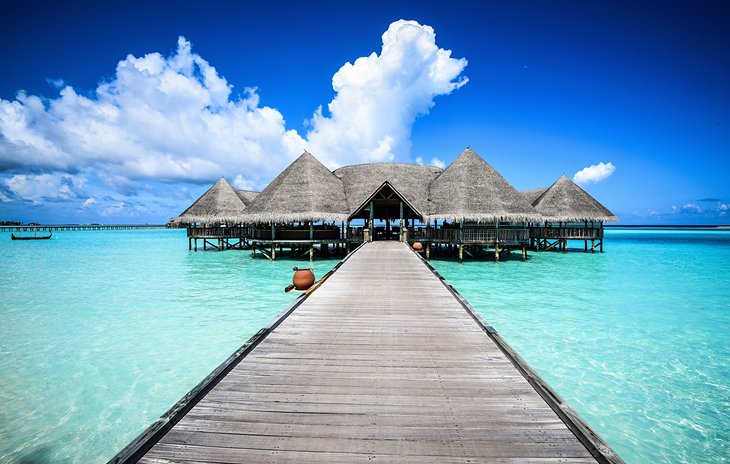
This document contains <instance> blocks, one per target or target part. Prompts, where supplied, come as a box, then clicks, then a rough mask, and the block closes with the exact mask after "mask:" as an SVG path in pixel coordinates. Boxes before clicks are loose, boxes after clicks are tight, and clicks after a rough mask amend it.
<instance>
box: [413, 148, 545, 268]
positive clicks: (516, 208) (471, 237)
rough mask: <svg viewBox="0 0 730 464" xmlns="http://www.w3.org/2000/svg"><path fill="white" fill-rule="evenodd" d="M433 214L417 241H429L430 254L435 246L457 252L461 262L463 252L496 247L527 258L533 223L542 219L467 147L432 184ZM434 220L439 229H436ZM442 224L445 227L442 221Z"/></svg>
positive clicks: (430, 189) (431, 211) (482, 250)
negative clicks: (515, 250)
mask: <svg viewBox="0 0 730 464" xmlns="http://www.w3.org/2000/svg"><path fill="white" fill-rule="evenodd" d="M429 199H430V211H429V214H428V218H427V227H426V229H425V230H424V231H422V235H421V234H419V233H416V234H414V236H413V237H412V238H413V239H419V240H425V241H426V254H427V256H428V255H429V254H430V248H431V245H432V244H433V245H435V246H436V247H437V249H438V248H440V247H442V246H447V247H448V248H449V249H454V248H456V249H457V250H458V254H459V260H461V259H463V253H467V254H469V255H471V256H476V255H477V254H481V253H483V252H484V251H485V250H487V249H489V248H493V249H494V257H495V259H496V260H499V256H500V251H502V252H509V251H511V250H512V249H514V248H521V249H522V258H523V259H525V258H526V256H527V245H528V243H529V227H528V223H529V221H539V220H540V215H539V214H538V213H537V212H536V211H535V209H534V208H533V207H532V206H531V205H530V204H529V203H528V202H527V200H525V198H524V197H523V196H522V195H521V194H520V193H519V192H518V191H517V190H515V189H514V188H513V187H512V186H511V185H510V184H509V183H508V182H507V181H506V180H505V179H504V177H502V176H501V175H500V174H499V173H498V172H497V171H496V170H495V169H494V168H493V167H492V166H490V165H489V163H487V162H486V161H484V160H483V159H482V158H481V157H480V156H479V155H477V154H476V153H475V152H474V151H473V150H471V149H470V148H467V149H466V150H464V151H463V152H462V153H461V155H459V156H458V157H457V158H456V159H455V160H454V161H453V162H452V163H451V164H450V165H449V166H448V167H447V168H446V169H445V170H444V171H443V172H442V173H440V174H439V175H438V176H437V177H436V178H435V179H434V180H433V182H432V183H431V186H430V188H429ZM430 221H433V222H434V224H433V227H431V225H430ZM438 221H441V224H440V225H439V222H438Z"/></svg>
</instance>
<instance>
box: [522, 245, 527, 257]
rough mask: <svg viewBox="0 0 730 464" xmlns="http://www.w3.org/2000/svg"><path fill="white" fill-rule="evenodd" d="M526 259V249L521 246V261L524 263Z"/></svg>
mask: <svg viewBox="0 0 730 464" xmlns="http://www.w3.org/2000/svg"><path fill="white" fill-rule="evenodd" d="M526 259H527V247H526V246H525V245H522V261H525V260H526Z"/></svg>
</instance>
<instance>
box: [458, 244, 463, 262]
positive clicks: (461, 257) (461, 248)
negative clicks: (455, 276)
mask: <svg viewBox="0 0 730 464" xmlns="http://www.w3.org/2000/svg"><path fill="white" fill-rule="evenodd" d="M462 261H464V245H462V244H459V262H462Z"/></svg>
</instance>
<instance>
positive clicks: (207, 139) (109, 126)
mask: <svg viewBox="0 0 730 464" xmlns="http://www.w3.org/2000/svg"><path fill="white" fill-rule="evenodd" d="M304 145H305V143H304V141H303V140H302V138H301V137H300V136H299V135H298V134H297V133H296V132H295V131H292V130H286V128H285V123H284V118H283V116H282V115H281V113H279V112H278V111H277V110H275V109H273V108H269V107H266V106H260V105H259V97H258V95H257V94H256V91H255V90H254V89H245V91H244V93H243V95H233V94H232V86H231V85H229V84H228V82H227V81H226V79H225V78H223V77H221V76H220V75H219V74H218V72H217V71H216V69H215V68H214V67H213V66H211V65H210V64H209V63H208V62H207V61H205V60H204V59H203V58H201V57H200V56H199V55H197V54H195V53H193V52H192V51H191V45H190V43H189V42H188V41H187V40H185V39H184V38H182V37H181V38H180V39H179V40H178V47H177V51H176V52H175V53H174V54H173V55H172V56H170V57H168V58H165V57H163V56H162V55H160V54H159V53H150V54H147V55H145V56H143V57H141V58H136V57H134V56H131V55H129V56H127V58H126V59H124V60H122V61H120V62H119V64H118V65H117V68H116V74H115V76H114V78H113V79H111V80H110V81H108V82H103V83H101V84H100V85H99V86H98V87H97V88H96V91H95V94H94V96H93V97H87V96H84V95H82V94H79V93H77V92H76V90H75V89H74V88H73V87H71V86H64V87H62V88H61V90H60V92H59V96H58V97H57V98H54V99H50V100H44V99H41V98H40V97H38V96H33V95H27V94H26V93H24V92H22V91H21V92H19V93H18V95H17V98H16V100H15V101H7V100H2V99H0V168H3V167H4V168H5V169H13V168H22V167H24V166H33V167H34V169H42V170H55V171H66V172H71V171H74V170H78V169H86V168H93V169H97V170H99V171H100V175H101V176H106V177H108V178H117V180H119V179H122V180H128V179H144V178H152V179H156V180H163V181H175V180H183V181H192V182H208V181H210V180H211V179H215V178H216V177H220V176H221V175H223V174H229V175H230V174H231V173H232V174H233V175H234V176H235V175H237V174H239V173H243V172H256V173H258V174H259V175H263V176H266V175H270V174H271V173H273V172H276V170H277V169H279V168H280V167H281V164H282V163H285V162H286V161H290V160H291V159H293V158H294V157H295V156H296V155H298V154H299V153H300V152H301V151H302V149H303V147H304ZM272 160H273V161H274V162H272ZM276 161H279V163H277V162H276ZM121 183H123V182H121Z"/></svg>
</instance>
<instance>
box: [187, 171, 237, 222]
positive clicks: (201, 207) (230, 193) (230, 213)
mask: <svg viewBox="0 0 730 464" xmlns="http://www.w3.org/2000/svg"><path fill="white" fill-rule="evenodd" d="M244 209H246V205H245V204H244V202H243V200H241V197H240V196H239V195H238V193H237V192H236V190H235V189H234V188H233V187H232V186H231V184H229V183H228V181H227V180H225V179H224V178H221V179H220V180H219V181H218V182H216V183H215V185H213V186H212V187H211V188H210V189H208V191H207V192H205V193H204V194H203V195H202V196H201V197H200V198H198V199H197V200H195V202H194V203H193V204H192V205H190V207H189V208H188V209H186V210H185V211H183V213H182V214H181V215H180V216H178V217H177V218H176V221H177V222H180V223H183V224H192V223H208V224H210V223H221V222H240V220H241V215H242V214H243V210H244Z"/></svg>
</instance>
